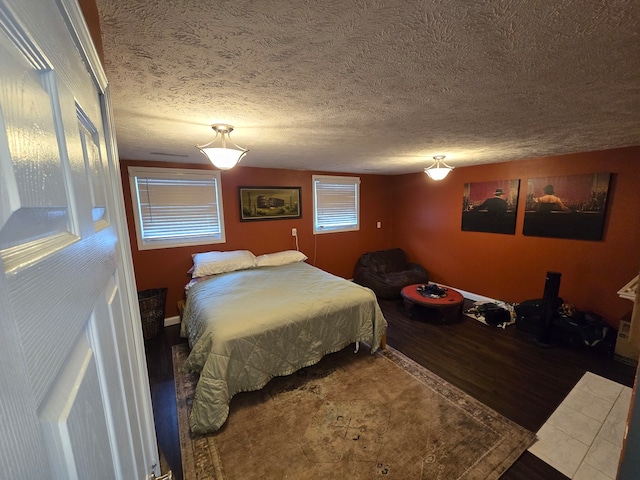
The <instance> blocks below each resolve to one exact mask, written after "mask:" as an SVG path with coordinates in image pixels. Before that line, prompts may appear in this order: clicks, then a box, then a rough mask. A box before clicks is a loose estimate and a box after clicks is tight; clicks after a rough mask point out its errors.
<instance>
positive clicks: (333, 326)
mask: <svg viewBox="0 0 640 480" xmlns="http://www.w3.org/2000/svg"><path fill="white" fill-rule="evenodd" d="M386 326H387V322H386V320H385V319H384V317H383V315H382V312H381V310H380V308H379V306H378V302H377V300H376V296H375V294H374V293H373V292H372V291H371V290H370V289H368V288H365V287H362V286H360V285H357V284H355V283H352V282H349V281H347V280H344V279H342V278H340V277H336V276H334V275H331V274H329V273H327V272H324V271H322V270H320V269H318V268H315V267H313V266H311V265H308V264H306V263H302V262H298V263H293V264H289V265H283V266H277V267H260V268H255V269H251V270H242V271H236V272H231V273H224V274H220V275H216V276H214V277H212V278H210V279H208V280H205V281H202V282H199V283H197V284H196V285H194V286H192V287H191V288H190V290H189V295H188V297H187V301H186V304H185V310H184V313H183V323H182V334H183V335H184V336H187V337H188V339H189V345H190V347H191V349H192V350H191V353H190V355H189V358H188V359H187V362H186V364H185V369H187V370H191V371H196V372H198V373H199V374H200V379H199V381H198V386H197V388H196V394H195V399H194V403H193V409H192V412H191V416H190V421H189V423H190V427H191V430H192V431H193V432H194V433H204V432H209V431H215V430H217V429H218V428H220V427H221V426H222V425H223V424H224V422H225V421H226V419H227V416H228V412H229V402H230V400H231V397H233V395H235V394H236V393H238V392H241V391H250V390H258V389H260V388H262V387H263V386H264V385H266V383H267V382H268V381H269V380H270V379H271V378H272V377H274V376H281V375H288V374H291V373H293V372H295V371H296V370H298V369H300V368H302V367H305V366H308V365H313V364H314V363H317V362H318V361H319V360H320V359H321V358H322V357H323V356H324V355H326V354H328V353H332V352H336V351H338V350H341V349H343V348H344V347H346V346H347V345H349V344H351V343H354V342H356V341H362V342H366V343H368V344H369V345H371V351H372V353H373V352H375V351H376V350H377V349H378V348H379V347H380V341H381V339H382V336H383V334H384V332H385V330H386Z"/></svg>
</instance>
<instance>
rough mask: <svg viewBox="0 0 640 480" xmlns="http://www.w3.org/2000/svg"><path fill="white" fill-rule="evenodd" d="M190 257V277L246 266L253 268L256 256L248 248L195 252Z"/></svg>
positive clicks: (214, 273)
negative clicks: (191, 269) (191, 262)
mask: <svg viewBox="0 0 640 480" xmlns="http://www.w3.org/2000/svg"><path fill="white" fill-rule="evenodd" d="M192 257H193V272H191V277H192V278H197V277H206V276H207V275H216V274H218V273H225V272H233V271H235V270H244V269H246V268H253V267H255V266H256V256H255V255H254V254H253V253H251V252H250V251H249V250H232V251H230V252H205V253H195V254H193V255H192Z"/></svg>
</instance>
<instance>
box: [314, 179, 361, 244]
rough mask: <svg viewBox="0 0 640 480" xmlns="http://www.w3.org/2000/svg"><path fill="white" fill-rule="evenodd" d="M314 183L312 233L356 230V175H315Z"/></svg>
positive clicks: (357, 220)
mask: <svg viewBox="0 0 640 480" xmlns="http://www.w3.org/2000/svg"><path fill="white" fill-rule="evenodd" d="M313 183H314V204H315V205H314V233H322V232H335V231H345V230H358V229H359V227H360V215H359V210H360V209H359V186H360V179H359V178H358V177H334V176H316V175H314V177H313Z"/></svg>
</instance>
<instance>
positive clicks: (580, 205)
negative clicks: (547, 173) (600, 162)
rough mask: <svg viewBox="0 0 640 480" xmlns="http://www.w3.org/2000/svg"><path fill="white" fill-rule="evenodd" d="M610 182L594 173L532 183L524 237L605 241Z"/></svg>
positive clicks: (606, 176) (525, 216) (541, 178)
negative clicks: (603, 237)
mask: <svg viewBox="0 0 640 480" xmlns="http://www.w3.org/2000/svg"><path fill="white" fill-rule="evenodd" d="M610 178H611V174H610V173H594V174H586V175H566V176H559V177H539V178H530V179H528V180H527V197H526V206H525V214H524V226H523V230H522V233H523V234H524V235H530V236H534V237H552V238H573V239H578V240H602V236H603V231H604V221H605V214H606V207H607V199H608V195H609V180H610Z"/></svg>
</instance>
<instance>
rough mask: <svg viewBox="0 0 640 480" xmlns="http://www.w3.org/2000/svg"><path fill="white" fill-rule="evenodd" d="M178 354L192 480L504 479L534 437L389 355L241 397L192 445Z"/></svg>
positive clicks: (329, 359) (337, 359) (184, 444)
mask: <svg viewBox="0 0 640 480" xmlns="http://www.w3.org/2000/svg"><path fill="white" fill-rule="evenodd" d="M173 348H174V350H173V362H174V374H175V381H176V397H177V405H178V424H179V431H180V445H181V453H182V464H183V475H184V480H223V479H224V480H250V479H274V480H282V479H292V480H306V479H314V480H317V479H347V478H348V479H393V480H413V479H416V480H417V479H420V480H434V479H442V480H454V479H468V480H471V479H473V480H480V479H497V478H499V477H500V475H501V474H502V473H503V472H504V471H505V470H507V469H508V468H509V466H511V465H512V464H513V462H514V461H515V460H516V459H517V458H518V457H519V456H520V455H521V454H522V453H523V452H524V451H525V450H526V449H527V448H528V447H529V446H530V445H531V443H532V442H533V440H534V438H535V435H534V434H533V433H532V432H529V431H527V430H525V429H524V428H522V427H520V426H518V425H517V424H515V423H513V422H511V421H510V420H508V419H506V418H505V417H503V416H501V415H499V414H498V413H496V412H495V411H493V410H491V409H490V408H488V407H487V406H485V405H483V404H481V403H479V402H478V401H476V400H474V399H473V398H471V397H470V396H468V395H467V394H465V393H464V392H462V391H460V390H458V389H457V388H455V387H453V386H452V385H450V384H448V383H447V382H445V381H444V380H443V379H441V378H440V377H438V376H437V375H435V374H433V373H432V372H430V371H428V370H427V369H425V368H423V367H422V366H420V365H419V364H417V363H415V362H413V361H412V360H411V359H409V358H407V357H406V356H404V355H402V354H401V353H400V352H398V351H397V350H394V349H393V348H391V347H387V349H386V350H385V351H384V352H381V353H377V354H375V355H370V354H369V352H368V351H367V350H368V349H367V348H361V349H360V351H359V352H358V353H354V352H353V348H352V347H348V348H346V349H345V350H343V351H341V352H338V353H334V354H331V355H327V356H326V357H325V358H323V359H322V360H321V361H320V362H319V363H318V364H317V365H313V366H311V367H307V368H304V369H302V370H300V371H298V372H296V373H294V374H292V375H289V376H286V377H277V378H274V379H272V380H271V381H270V382H269V383H268V384H267V385H266V386H265V387H264V388H263V389H262V390H259V391H256V392H245V393H240V394H238V395H236V396H235V397H234V398H233V400H232V402H231V406H230V408H231V411H230V414H229V418H228V420H227V422H226V424H225V425H223V427H222V428H221V429H220V430H219V431H217V432H215V433H212V434H208V435H198V436H194V435H193V434H192V433H191V432H190V431H189V426H188V425H189V422H188V415H189V412H190V408H191V402H192V400H193V393H194V389H195V384H196V382H197V375H196V374H185V373H183V372H181V366H182V364H183V362H184V360H185V359H186V356H187V346H186V344H181V345H176V346H174V347H173Z"/></svg>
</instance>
